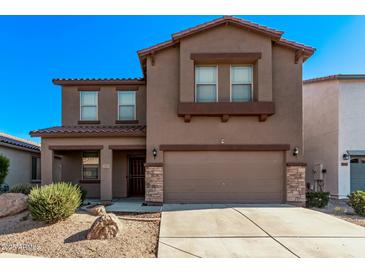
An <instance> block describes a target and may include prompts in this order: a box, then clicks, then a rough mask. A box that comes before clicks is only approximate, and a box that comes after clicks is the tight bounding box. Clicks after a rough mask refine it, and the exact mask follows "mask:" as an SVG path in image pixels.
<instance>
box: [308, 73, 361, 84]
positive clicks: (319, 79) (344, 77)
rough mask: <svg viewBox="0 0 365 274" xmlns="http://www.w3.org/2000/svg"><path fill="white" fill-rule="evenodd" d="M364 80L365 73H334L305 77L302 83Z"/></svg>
mask: <svg viewBox="0 0 365 274" xmlns="http://www.w3.org/2000/svg"><path fill="white" fill-rule="evenodd" d="M359 79H361V80H365V74H335V75H329V76H324V77H317V78H312V79H307V80H304V81H303V84H310V83H315V82H322V81H328V80H359Z"/></svg>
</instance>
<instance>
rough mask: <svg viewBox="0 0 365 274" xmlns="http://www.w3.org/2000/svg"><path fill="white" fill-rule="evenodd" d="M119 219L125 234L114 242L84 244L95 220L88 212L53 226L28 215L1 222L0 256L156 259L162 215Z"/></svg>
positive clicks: (5, 219)
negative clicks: (10, 254)
mask: <svg viewBox="0 0 365 274" xmlns="http://www.w3.org/2000/svg"><path fill="white" fill-rule="evenodd" d="M118 217H119V218H120V219H121V222H122V225H123V231H122V233H120V235H118V236H117V237H116V238H114V239H111V240H85V238H86V234H87V231H88V229H89V228H90V227H91V225H92V223H93V222H94V220H95V219H96V217H95V216H92V215H89V214H87V213H85V212H78V213H76V214H74V215H72V216H71V217H70V218H68V219H67V220H64V221H61V222H58V223H56V224H51V225H47V224H44V223H42V222H38V221H33V220H32V218H31V216H30V215H29V213H28V212H23V213H20V214H17V215H15V216H11V217H5V218H2V219H0V252H7V253H17V254H23V255H32V256H40V257H61V258H65V257H71V258H83V257H86V258H94V257H98V258H99V257H101V258H136V257H138V258H141V257H142V258H154V257H156V253H157V243H158V234H159V225H160V221H159V220H160V213H153V214H152V213H151V214H142V215H135V214H130V215H129V214H123V215H121V216H118ZM129 217H130V219H128V218H129ZM126 219H128V220H126ZM138 219H143V221H141V220H138ZM156 219H157V220H156Z"/></svg>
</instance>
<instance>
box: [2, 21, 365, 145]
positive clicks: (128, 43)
mask: <svg viewBox="0 0 365 274" xmlns="http://www.w3.org/2000/svg"><path fill="white" fill-rule="evenodd" d="M239 17H242V18H245V19H248V20H251V21H254V22H256V23H259V24H263V25H267V26H269V27H272V28H276V29H279V30H282V31H284V32H285V33H284V37H285V38H287V39H291V40H295V41H298V42H301V43H304V44H307V45H310V46H313V47H315V48H317V52H316V53H315V54H314V55H313V56H312V57H311V58H310V59H309V60H307V62H306V63H305V65H304V79H308V78H311V77H318V76H324V75H329V74H337V73H365V16H358V17H356V16H239ZM214 18H217V16H0V131H4V132H6V133H9V134H13V135H16V136H19V137H22V138H27V139H30V137H29V135H28V132H29V131H30V130H33V129H39V128H44V127H50V126H55V125H60V123H61V98H60V88H59V87H58V86H54V85H53V84H52V82H51V80H52V78H63V77H65V78H66V77H71V78H72V77H74V78H78V77H140V76H142V74H141V69H140V65H139V62H138V57H137V54H136V51H137V50H138V49H142V48H145V47H148V46H151V45H154V44H156V43H158V42H162V41H164V40H167V39H169V38H170V35H171V34H172V33H174V32H177V31H180V30H183V29H186V28H188V27H192V26H194V25H197V24H200V23H203V22H205V21H209V20H212V19H214ZM36 141H38V140H36Z"/></svg>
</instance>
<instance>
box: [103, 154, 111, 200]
mask: <svg viewBox="0 0 365 274" xmlns="http://www.w3.org/2000/svg"><path fill="white" fill-rule="evenodd" d="M100 163H101V172H100V179H101V180H100V199H101V200H102V201H111V200H112V198H113V191H112V167H113V151H112V150H111V149H109V148H108V147H105V148H103V149H102V150H101V151H100Z"/></svg>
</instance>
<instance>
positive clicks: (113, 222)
mask: <svg viewBox="0 0 365 274" xmlns="http://www.w3.org/2000/svg"><path fill="white" fill-rule="evenodd" d="M121 230H122V224H121V222H120V221H119V219H118V217H117V216H115V215H114V214H111V213H110V214H104V215H102V216H100V217H98V218H97V219H96V220H95V222H94V223H93V224H92V226H91V228H90V230H89V232H88V233H87V236H86V238H87V239H88V240H105V239H112V238H114V237H116V236H117V235H118V233H119V232H120V231H121Z"/></svg>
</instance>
